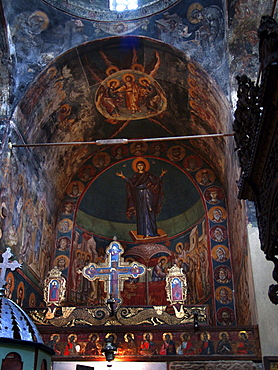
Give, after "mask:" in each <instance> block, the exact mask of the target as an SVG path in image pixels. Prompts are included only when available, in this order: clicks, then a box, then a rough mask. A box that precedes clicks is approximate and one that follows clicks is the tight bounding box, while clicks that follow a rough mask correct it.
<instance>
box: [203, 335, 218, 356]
mask: <svg viewBox="0 0 278 370" xmlns="http://www.w3.org/2000/svg"><path fill="white" fill-rule="evenodd" d="M201 340H202V346H201V348H200V354H201V355H214V353H215V351H214V345H213V342H212V340H211V339H210V334H209V333H208V332H204V333H201Z"/></svg>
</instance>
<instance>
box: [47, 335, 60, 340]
mask: <svg viewBox="0 0 278 370" xmlns="http://www.w3.org/2000/svg"><path fill="white" fill-rule="evenodd" d="M55 336H56V337H58V340H60V339H61V337H60V334H51V336H50V340H53V338H54V337H55Z"/></svg>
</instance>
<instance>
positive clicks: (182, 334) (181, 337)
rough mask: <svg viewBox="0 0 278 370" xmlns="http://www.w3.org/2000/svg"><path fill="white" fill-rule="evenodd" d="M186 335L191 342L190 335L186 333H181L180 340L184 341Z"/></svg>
mask: <svg viewBox="0 0 278 370" xmlns="http://www.w3.org/2000/svg"><path fill="white" fill-rule="evenodd" d="M184 335H187V339H188V340H189V339H190V334H188V333H186V332H185V331H184V332H183V333H181V335H180V339H181V340H182V341H183V336H184Z"/></svg>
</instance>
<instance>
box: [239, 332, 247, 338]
mask: <svg viewBox="0 0 278 370" xmlns="http://www.w3.org/2000/svg"><path fill="white" fill-rule="evenodd" d="M241 334H245V335H246V337H247V338H248V334H247V331H245V330H241V331H240V332H239V333H238V337H239V338H240V336H241Z"/></svg>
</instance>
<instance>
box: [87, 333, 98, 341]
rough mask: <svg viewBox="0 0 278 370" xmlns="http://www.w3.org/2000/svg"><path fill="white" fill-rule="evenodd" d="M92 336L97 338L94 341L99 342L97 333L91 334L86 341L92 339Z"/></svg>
mask: <svg viewBox="0 0 278 370" xmlns="http://www.w3.org/2000/svg"><path fill="white" fill-rule="evenodd" d="M94 335H95V336H96V337H97V339H96V341H98V340H99V335H98V334H97V333H92V334H90V335H89V338H88V339H89V340H91V338H92V337H93V336H94Z"/></svg>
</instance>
